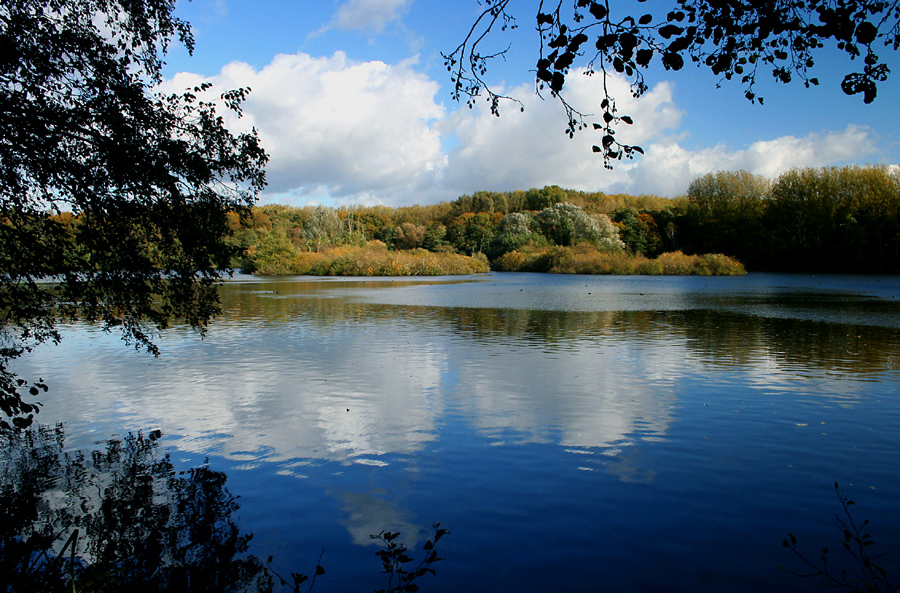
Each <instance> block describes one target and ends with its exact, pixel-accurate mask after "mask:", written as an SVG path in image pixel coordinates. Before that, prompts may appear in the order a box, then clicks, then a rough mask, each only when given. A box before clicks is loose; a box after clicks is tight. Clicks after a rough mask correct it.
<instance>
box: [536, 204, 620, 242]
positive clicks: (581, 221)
mask: <svg viewBox="0 0 900 593" xmlns="http://www.w3.org/2000/svg"><path fill="white" fill-rule="evenodd" d="M535 220H536V221H537V223H538V225H539V227H540V229H541V233H542V234H543V235H544V236H545V237H547V238H548V239H550V240H551V241H553V242H554V243H556V244H557V245H577V244H578V243H582V242H588V243H593V244H594V245H595V246H597V247H599V248H601V249H622V248H624V247H625V245H624V243H622V241H621V239H619V233H618V231H617V230H616V227H615V226H614V225H613V224H612V221H610V219H609V217H608V216H607V215H605V214H597V215H590V214H588V213H587V212H585V211H584V210H582V209H581V208H579V207H578V206H575V205H573V204H555V205H553V206H551V207H550V208H545V209H543V210H541V211H540V212H539V213H538V214H537V215H536V216H535Z"/></svg>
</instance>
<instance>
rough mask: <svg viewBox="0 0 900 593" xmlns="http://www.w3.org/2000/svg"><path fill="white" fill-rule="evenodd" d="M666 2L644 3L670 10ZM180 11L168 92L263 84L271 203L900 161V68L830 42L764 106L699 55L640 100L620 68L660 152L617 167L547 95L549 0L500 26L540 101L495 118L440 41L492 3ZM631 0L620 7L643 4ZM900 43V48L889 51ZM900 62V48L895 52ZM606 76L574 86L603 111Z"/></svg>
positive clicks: (653, 149) (347, 2) (457, 33)
mask: <svg viewBox="0 0 900 593" xmlns="http://www.w3.org/2000/svg"><path fill="white" fill-rule="evenodd" d="M669 5H670V3H667V2H661V1H658V2H654V1H653V0H650V1H648V2H645V3H642V4H641V5H640V8H637V9H635V12H636V11H638V10H639V11H640V12H641V13H643V12H651V13H652V12H654V11H655V12H657V13H660V14H662V12H663V11H664V10H666V8H665V7H666V6H669ZM177 6H178V8H177V12H178V14H179V15H180V16H181V17H182V18H185V19H187V20H188V21H189V22H190V23H191V24H192V25H193V28H194V35H195V38H196V42H197V47H196V50H195V52H194V54H193V55H192V56H189V55H188V54H187V52H186V51H184V50H183V49H181V48H180V47H173V48H172V49H171V50H170V52H169V55H168V57H167V67H166V70H165V76H166V81H165V82H164V83H163V89H165V90H181V89H183V88H185V87H187V86H193V85H195V84H197V83H198V82H200V81H201V80H207V81H210V82H212V83H213V84H214V85H215V89H216V90H218V91H220V92H221V91H224V90H227V89H229V88H234V87H238V86H249V87H251V88H252V93H251V95H250V98H249V100H248V101H247V103H246V105H245V117H244V118H243V119H242V120H241V121H239V122H230V125H233V126H234V128H235V129H236V130H239V129H241V128H242V127H247V126H250V125H253V126H255V127H256V128H257V129H258V130H259V132H260V135H261V137H262V139H263V142H264V144H265V146H266V148H267V150H268V151H269V153H270V155H271V161H270V165H269V167H268V177H269V184H270V185H269V187H268V188H267V190H266V192H264V194H263V195H262V196H261V203H272V202H275V203H282V204H290V205H294V206H303V205H307V204H325V205H330V206H337V205H344V204H357V203H358V204H366V205H372V204H386V205H390V206H401V205H409V204H416V203H418V204H430V203H436V202H439V201H443V200H453V199H455V198H456V197H458V196H460V195H463V194H471V193H472V192H474V191H478V190H496V191H506V190H514V189H528V188H530V187H543V186H544V185H552V184H556V185H560V186H562V187H567V188H572V189H581V190H586V191H604V192H607V193H620V192H621V193H630V194H645V193H646V194H656V195H663V196H669V197H674V196H677V195H681V194H683V193H685V192H686V190H687V187H688V184H689V183H690V182H691V180H692V179H694V178H696V177H698V176H700V175H703V174H705V173H708V172H712V171H718V170H737V169H746V170H748V171H751V172H753V173H757V174H760V175H765V176H767V177H775V176H777V175H778V174H780V173H782V172H783V171H785V170H788V169H790V168H794V167H821V166H829V165H842V164H853V163H857V164H867V163H884V164H895V163H900V143H898V140H897V138H898V131H900V125H898V121H897V116H896V106H898V105H900V91H898V88H900V86H898V84H897V80H896V76H900V71H898V68H894V70H895V72H896V74H894V75H892V78H890V79H889V80H888V82H887V83H884V84H882V86H881V88H880V89H879V96H878V98H877V99H876V101H875V103H874V104H872V105H865V104H863V102H862V100H861V99H860V98H859V97H847V96H845V95H844V94H843V93H842V92H841V91H840V88H839V83H840V80H841V78H842V76H843V74H844V73H845V72H849V71H850V68H851V67H852V66H855V64H852V63H850V62H849V61H848V60H847V59H846V58H845V57H844V56H843V55H842V54H840V53H837V52H830V53H828V52H825V53H820V54H819V55H818V57H817V62H818V64H817V66H816V69H815V70H814V75H815V76H818V77H819V79H820V80H821V81H822V84H821V86H820V87H818V88H813V89H805V88H803V86H802V84H799V83H793V84H791V85H786V86H785V85H780V84H775V83H774V82H769V81H768V77H767V78H766V79H765V80H764V81H763V82H762V83H761V84H760V85H759V88H760V91H761V92H760V94H762V95H763V96H764V97H765V104H764V105H763V106H759V105H754V104H751V103H750V102H748V101H747V100H746V99H744V98H743V89H742V88H741V87H740V85H739V84H732V83H728V82H726V83H724V84H723V85H722V88H719V89H716V82H717V80H716V78H715V77H714V76H713V75H712V74H710V73H708V72H707V71H704V70H701V69H698V68H694V67H693V66H690V65H689V66H687V67H685V69H684V70H682V71H681V72H677V73H672V72H666V71H665V70H663V69H662V67H661V66H656V67H651V69H650V71H649V72H648V73H647V81H648V83H649V84H650V87H651V90H650V91H649V92H648V93H647V94H646V95H644V97H642V98H641V99H640V100H633V99H631V97H630V94H629V92H628V89H627V84H626V83H625V82H624V81H621V80H613V81H612V88H613V91H614V93H615V94H616V96H617V98H618V102H619V108H620V111H621V112H622V113H627V114H629V115H632V116H633V118H634V120H635V124H634V125H633V126H630V127H628V129H621V130H620V132H619V135H620V136H621V137H622V139H623V140H624V141H627V142H631V143H634V144H639V145H640V146H642V147H643V148H644V150H645V151H646V155H645V156H644V157H639V158H638V159H636V160H635V161H625V162H622V163H619V164H618V165H617V166H616V167H615V169H614V170H613V171H608V170H606V169H604V167H603V161H602V159H601V158H599V157H598V156H596V155H595V154H593V153H592V152H591V145H593V144H596V143H597V142H598V138H597V137H596V136H595V134H594V133H593V132H583V133H581V134H578V135H576V137H575V139H574V140H570V139H569V138H568V137H567V136H565V135H564V134H563V130H564V128H565V121H566V120H565V116H564V113H563V111H562V109H561V107H560V106H559V105H558V104H557V103H556V102H555V101H553V100H549V99H548V100H546V101H542V100H541V99H540V98H539V97H537V96H536V95H535V93H534V85H533V73H532V72H529V69H530V68H532V67H533V65H534V63H535V61H536V55H537V54H536V52H537V37H536V33H535V32H534V26H533V24H534V15H535V13H536V6H537V3H536V2H534V1H528V0H520V1H519V2H517V3H516V2H513V3H512V6H513V11H514V14H515V15H516V16H517V17H518V22H519V29H518V30H516V31H515V32H513V33H512V34H506V35H505V36H503V37H500V36H498V37H496V39H495V43H496V46H495V47H496V48H497V49H502V48H504V47H506V45H508V44H510V45H511V48H510V51H509V53H508V55H507V59H506V61H505V62H497V63H496V64H495V65H494V67H493V69H492V70H491V71H490V72H489V73H488V79H489V80H490V82H491V83H492V85H493V86H495V87H496V88H498V89H502V90H504V91H505V92H507V93H509V94H512V95H513V96H515V97H516V98H517V99H519V100H521V101H522V102H523V104H524V105H525V111H524V112H520V111H519V109H518V106H515V105H508V106H507V107H506V108H505V109H503V111H502V116H501V117H500V118H496V117H493V116H491V114H490V113H489V110H488V109H487V104H486V103H485V104H484V105H482V106H481V107H477V108H476V109H473V110H469V109H468V108H466V107H465V105H464V104H463V105H459V104H457V103H455V102H454V101H453V100H452V99H451V97H450V79H449V75H448V73H447V71H446V69H445V68H444V67H443V60H442V58H441V55H440V54H441V52H449V51H452V50H453V49H454V48H455V47H456V45H457V44H458V43H459V42H460V41H461V40H462V39H463V37H464V36H465V34H466V32H467V30H468V27H469V26H470V25H471V23H472V22H473V20H474V18H475V16H476V15H477V14H478V12H479V10H480V8H482V7H480V6H479V4H478V3H477V2H476V0H453V1H452V2H450V1H447V0H319V1H312V2H310V1H304V0H263V1H259V0H256V1H250V0H193V2H185V1H184V0H181V1H180V2H179V3H178V5H177ZM629 6H630V3H629V2H627V1H622V2H616V3H615V4H613V7H614V10H621V11H622V12H623V14H626V13H629V11H628V8H629ZM885 51H886V50H885ZM892 61H893V62H894V63H895V64H896V63H897V60H896V58H895V57H892ZM599 83H600V77H599V76H595V77H586V76H577V75H570V76H569V79H568V82H567V89H566V93H567V97H568V99H569V101H570V102H571V103H572V104H573V105H575V106H577V107H578V108H580V109H581V110H582V111H584V112H587V113H596V112H598V111H599V106H598V103H599V101H600V100H601V98H602V97H601V96H600V92H599Z"/></svg>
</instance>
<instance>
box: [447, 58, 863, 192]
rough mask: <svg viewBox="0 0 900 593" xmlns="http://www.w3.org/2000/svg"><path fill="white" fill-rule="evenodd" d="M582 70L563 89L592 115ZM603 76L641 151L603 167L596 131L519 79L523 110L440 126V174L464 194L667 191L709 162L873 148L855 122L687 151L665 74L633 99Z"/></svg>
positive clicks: (832, 155) (796, 162)
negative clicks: (445, 156)
mask: <svg viewBox="0 0 900 593" xmlns="http://www.w3.org/2000/svg"><path fill="white" fill-rule="evenodd" d="M580 73H581V72H578V71H576V72H573V74H571V75H570V76H569V77H568V79H567V82H566V98H567V100H568V101H569V102H570V103H571V104H572V105H574V106H576V107H577V108H579V109H581V110H582V111H585V112H588V111H592V112H594V113H596V114H600V113H601V111H600V109H599V103H600V101H601V100H602V98H603V97H604V94H603V81H602V78H601V77H600V76H590V77H589V76H578V74H580ZM607 85H608V87H609V90H610V94H611V95H612V96H614V97H616V98H617V107H618V110H619V114H627V115H630V116H632V117H633V119H634V124H633V125H630V126H629V125H625V124H621V125H619V126H618V128H617V136H618V138H619V139H620V141H622V142H623V143H626V144H635V145H639V146H641V147H642V148H643V149H644V150H645V153H646V155H645V156H638V157H637V158H636V159H635V160H634V161H629V160H623V161H618V162H616V163H614V169H613V170H612V171H609V170H606V169H604V167H603V160H602V158H601V157H599V156H598V155H596V154H594V153H593V152H592V150H591V147H592V145H594V144H599V141H600V133H599V132H595V131H593V130H592V129H590V127H589V129H588V130H585V131H581V132H576V134H575V137H574V139H570V138H569V137H568V136H566V135H565V133H564V131H565V121H566V120H565V114H564V112H563V110H562V108H561V106H560V105H559V103H558V102H557V101H555V100H551V99H549V98H548V99H547V100H541V99H540V98H539V97H537V96H536V95H535V94H534V91H533V88H532V87H530V86H527V85H525V86H521V87H518V88H514V89H511V90H509V91H508V94H509V95H511V96H514V97H516V98H518V99H520V100H522V101H523V103H524V107H525V110H524V111H523V112H519V111H518V109H516V108H514V107H515V106H514V105H507V109H506V110H505V111H501V117H499V118H498V117H496V116H494V115H492V114H491V113H490V110H489V108H488V104H487V103H484V105H480V106H478V107H477V108H476V109H475V110H474V112H469V111H468V110H464V111H460V112H458V113H456V114H453V115H451V116H450V118H449V122H450V124H449V126H448V128H449V129H451V130H452V131H453V132H454V133H455V134H456V136H457V137H458V138H459V147H458V148H456V149H455V150H454V151H453V152H451V153H450V155H449V163H448V167H447V169H446V172H445V175H444V182H445V183H446V184H447V185H449V186H451V187H456V188H460V189H462V190H463V192H464V193H469V192H471V191H474V190H477V189H490V190H497V191H501V190H510V189H527V188H529V187H543V186H544V185H554V184H555V185H560V186H562V187H566V188H570V189H579V190H584V191H604V192H608V193H618V192H622V193H633V194H645V193H646V194H657V195H663V196H671V197H674V196H677V195H681V194H683V193H684V192H686V191H687V187H688V185H689V184H690V182H691V181H692V180H694V179H695V178H697V177H699V176H700V175H703V174H706V173H710V172H714V171H720V170H738V169H745V170H747V171H750V172H752V173H755V174H758V175H763V176H765V177H769V178H774V177H776V176H778V175H780V174H781V173H783V172H785V171H787V170H789V169H792V168H795V167H817V166H825V165H830V164H834V163H839V162H842V161H844V160H845V159H846V158H847V155H848V154H851V155H854V156H855V157H865V156H869V155H872V154H874V153H875V152H876V145H875V139H874V137H873V134H872V132H871V130H869V129H868V128H865V127H861V126H854V125H851V126H848V127H847V128H846V129H845V130H842V131H830V132H825V133H820V134H810V135H808V136H805V137H801V138H797V137H794V136H783V137H781V138H776V139H773V140H765V141H758V142H755V143H753V144H751V145H750V146H748V147H747V148H744V149H739V150H728V149H726V148H725V147H724V145H719V146H715V147H711V148H705V149H700V150H688V149H686V148H684V147H682V146H681V144H679V142H680V141H681V140H682V138H683V136H684V135H685V131H684V130H682V129H681V128H680V125H681V118H682V111H681V110H680V109H679V108H678V107H677V106H676V104H675V99H674V95H673V88H672V86H671V85H670V84H669V83H666V82H662V83H659V84H657V85H656V86H655V87H653V88H652V89H651V90H650V91H649V92H647V93H646V94H644V96H643V97H641V98H640V99H634V98H633V97H632V96H631V93H630V90H629V88H628V83H627V82H626V81H625V80H624V79H622V78H619V77H616V76H613V77H610V78H609V79H608V81H607ZM599 120H600V117H599V115H598V116H595V117H594V118H587V122H588V123H589V124H590V123H592V122H593V121H599ZM475 180H477V181H475Z"/></svg>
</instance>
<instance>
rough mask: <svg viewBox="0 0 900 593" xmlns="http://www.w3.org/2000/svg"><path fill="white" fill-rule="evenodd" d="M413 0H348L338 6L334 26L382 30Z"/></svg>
mask: <svg viewBox="0 0 900 593" xmlns="http://www.w3.org/2000/svg"><path fill="white" fill-rule="evenodd" d="M412 3H413V0H347V1H346V2H344V3H343V4H341V5H340V7H338V9H337V12H335V14H334V18H333V21H332V26H333V27H336V28H339V29H355V30H372V31H382V30H383V29H384V27H385V26H386V25H387V24H388V23H389V22H391V21H393V20H397V19H399V18H400V17H401V16H403V14H405V13H406V11H407V10H408V9H409V7H410V5H411V4H412Z"/></svg>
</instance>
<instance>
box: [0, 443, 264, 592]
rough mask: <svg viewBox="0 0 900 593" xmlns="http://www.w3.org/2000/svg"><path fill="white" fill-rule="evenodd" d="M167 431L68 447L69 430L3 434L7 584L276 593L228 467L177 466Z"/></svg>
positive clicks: (2, 539) (1, 516)
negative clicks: (253, 550) (241, 516)
mask: <svg viewBox="0 0 900 593" xmlns="http://www.w3.org/2000/svg"><path fill="white" fill-rule="evenodd" d="M160 436H161V435H160V433H159V432H158V431H154V432H150V433H149V434H146V435H145V434H143V433H138V434H136V435H135V434H129V435H128V436H126V437H124V438H122V439H116V440H110V441H109V442H107V444H106V448H105V449H103V450H95V451H92V452H90V453H87V454H86V453H85V452H83V451H67V450H66V449H65V446H64V441H65V435H64V431H63V428H62V427H61V426H57V427H46V426H39V427H35V428H33V429H31V430H28V431H24V432H21V433H9V432H6V433H2V434H0V449H2V450H0V467H2V470H0V575H3V580H5V581H6V585H5V590H6V591H16V592H31V591H62V590H69V589H71V590H77V591H101V590H102V591H105V592H112V591H125V590H127V591H129V592H130V593H133V592H138V591H154V592H157V591H179V592H190V591H246V590H251V591H271V590H272V588H273V579H272V576H271V574H270V573H269V571H268V570H267V567H266V565H265V564H264V563H263V562H262V561H261V560H259V559H258V558H256V557H254V556H252V555H250V554H248V553H247V549H248V543H249V541H250V538H251V537H252V536H251V535H248V534H242V533H240V530H239V529H238V527H237V526H236V525H235V523H234V520H233V519H232V514H233V513H234V512H235V511H236V510H237V509H238V503H237V500H236V499H235V497H234V496H232V495H231V493H230V492H229V491H228V489H227V488H226V487H225V482H226V475H225V474H224V473H222V472H219V471H215V470H212V469H210V468H209V467H206V466H201V467H197V468H193V469H190V470H188V471H184V472H179V471H176V470H175V468H174V466H173V464H172V462H171V460H170V458H169V455H168V454H165V455H162V454H160V452H159V450H158V440H159V437H160Z"/></svg>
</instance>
